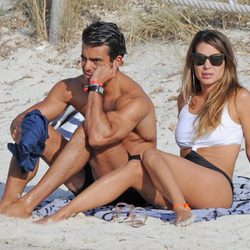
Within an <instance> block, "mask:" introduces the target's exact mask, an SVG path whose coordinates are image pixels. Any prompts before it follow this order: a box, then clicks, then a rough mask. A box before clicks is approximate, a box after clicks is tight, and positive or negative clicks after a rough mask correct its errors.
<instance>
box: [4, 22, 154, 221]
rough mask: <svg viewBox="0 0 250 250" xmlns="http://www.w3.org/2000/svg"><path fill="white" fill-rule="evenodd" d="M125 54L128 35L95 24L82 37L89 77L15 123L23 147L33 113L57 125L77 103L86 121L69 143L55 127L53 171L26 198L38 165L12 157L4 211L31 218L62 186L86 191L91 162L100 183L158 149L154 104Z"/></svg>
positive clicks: (47, 155) (47, 153) (54, 93)
mask: <svg viewBox="0 0 250 250" xmlns="http://www.w3.org/2000/svg"><path fill="white" fill-rule="evenodd" d="M125 53H126V47H125V39H124V36H123V34H122V33H121V32H120V31H119V29H118V27H117V26H116V25H115V24H113V23H107V22H96V23H93V24H91V25H90V26H89V27H87V28H86V29H85V30H84V31H83V33H82V54H81V58H82V70H83V74H82V75H80V76H77V77H75V78H70V79H65V80H62V81H60V82H58V83H57V84H56V85H55V86H54V87H53V88H52V89H51V91H50V92H49V94H48V96H47V97H46V98H45V99H44V100H43V101H41V102H39V103H37V104H35V105H34V106H32V107H31V108H29V109H27V110H26V111H25V112H23V113H22V114H20V115H19V116H17V118H15V119H14V121H13V122H12V124H11V135H12V137H13V139H14V140H15V142H17V143H18V142H19V141H20V137H21V131H20V128H21V124H22V121H23V118H24V116H25V115H26V114H27V113H28V112H30V111H32V110H35V109H38V110H39V111H40V112H41V113H42V115H44V116H45V117H46V118H47V119H48V121H51V120H53V119H55V118H56V117H58V116H59V115H60V114H62V113H63V111H64V110H65V109H66V108H67V106H68V105H72V106H73V107H74V108H75V109H76V110H78V111H79V112H80V113H81V114H83V115H84V117H85V121H84V122H83V124H82V125H81V126H79V127H78V129H77V130H76V132H75V133H74V135H73V136H72V138H71V140H70V141H69V142H67V143H66V140H65V139H63V138H62V136H61V135H60V134H59V133H58V132H57V131H56V130H54V129H53V128H52V127H50V126H49V128H48V131H49V138H48V139H47V141H46V146H45V150H44V152H43V159H44V160H45V161H46V162H47V163H48V164H49V165H50V168H49V170H48V171H47V173H46V174H45V175H44V177H43V178H42V179H41V180H40V181H39V182H38V184H37V185H36V186H35V187H34V188H33V189H32V190H31V191H30V192H29V193H27V194H25V195H24V196H22V197H21V194H22V192H23V190H24V188H25V186H26V185H27V183H28V182H29V181H30V180H31V179H32V178H33V177H34V175H35V173H36V171H37V168H38V164H37V166H36V167H35V170H34V171H32V172H23V171H22V170H21V169H20V166H19V163H18V161H17V160H16V158H15V157H13V158H12V160H11V163H10V168H9V174H8V179H7V182H6V188H5V191H4V194H3V197H2V200H1V203H0V211H1V212H2V213H4V214H6V215H8V216H14V217H24V218H25V217H29V216H30V215H31V214H32V211H33V210H34V208H35V207H36V206H37V205H38V204H39V203H40V202H41V201H42V200H43V199H45V198H46V197H47V196H48V195H49V194H51V193H52V192H53V191H54V190H56V189H57V188H58V187H59V186H60V185H61V184H63V183H64V184H65V185H66V186H67V187H68V188H69V189H70V190H71V191H73V192H78V191H79V190H81V188H82V187H83V185H84V180H85V173H84V171H83V166H85V165H86V163H87V162H89V164H90V166H91V170H92V174H93V176H94V179H97V178H99V177H101V176H103V175H106V174H107V173H110V172H111V171H112V170H114V169H116V168H120V167H122V166H124V165H126V164H127V163H128V161H129V160H130V159H136V160H138V159H139V158H140V155H141V154H142V153H143V152H144V151H145V150H146V149H148V148H152V147H155V146H156V124H155V120H156V118H155V111H154V106H153V104H152V102H151V100H150V98H149V97H148V96H147V95H146V94H145V92H144V91H143V89H142V88H141V87H140V86H139V85H138V84H137V83H136V82H135V81H133V80H132V79H131V78H129V77H128V76H127V75H125V74H124V73H122V72H121V71H120V70H119V66H121V65H122V61H123V56H124V54H125ZM20 197H21V198H20Z"/></svg>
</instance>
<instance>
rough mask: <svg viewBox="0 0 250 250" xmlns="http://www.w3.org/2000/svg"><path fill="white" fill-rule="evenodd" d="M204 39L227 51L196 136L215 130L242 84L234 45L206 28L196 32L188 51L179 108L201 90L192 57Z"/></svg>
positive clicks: (201, 111)
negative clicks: (226, 107)
mask: <svg viewBox="0 0 250 250" xmlns="http://www.w3.org/2000/svg"><path fill="white" fill-rule="evenodd" d="M201 42H205V43H207V44H209V45H211V46H213V47H214V48H215V49H217V50H218V51H219V52H220V53H222V54H224V55H225V57H224V60H225V70H224V74H223V76H222V78H221V79H220V80H219V81H218V83H217V84H216V86H215V87H214V89H213V90H212V91H211V92H210V93H209V95H208V96H207V99H206V101H205V104H204V106H203V107H202V109H201V110H200V112H199V114H198V120H197V121H198V123H197V127H196V137H197V138H198V137H200V136H201V135H203V134H206V133H209V132H211V131H213V130H214V129H215V128H216V127H217V126H218V125H219V124H220V122H221V116H222V111H223V108H224V106H225V104H226V103H227V102H228V100H229V99H230V98H231V97H232V96H233V95H235V94H236V92H237V90H238V89H240V88H242V87H241V85H240V84H239V82H238V77H237V63H236V58H235V55H234V51H233V49H232V46H231V44H230V42H229V40H228V39H227V37H226V36H225V35H224V34H222V33H221V32H219V31H217V30H203V31H199V32H197V33H196V35H195V36H194V38H193V40H192V42H191V44H190V47H189V49H188V52H187V55H186V63H185V67H184V71H183V79H182V87H181V93H180V95H179V97H178V106H179V110H180V108H181V107H182V106H183V105H184V104H185V103H188V101H189V99H190V97H192V96H195V95H199V94H200V93H201V85H200V82H199V80H198V79H197V78H196V76H195V72H194V65H193V62H192V59H191V56H192V53H193V52H196V48H197V45H198V44H200V43H201Z"/></svg>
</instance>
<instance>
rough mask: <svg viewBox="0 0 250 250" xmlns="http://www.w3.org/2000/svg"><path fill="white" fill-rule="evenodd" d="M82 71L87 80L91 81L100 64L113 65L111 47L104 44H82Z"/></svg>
mask: <svg viewBox="0 0 250 250" xmlns="http://www.w3.org/2000/svg"><path fill="white" fill-rule="evenodd" d="M81 59H82V71H83V75H84V79H85V81H87V82H88V81H89V80H90V78H91V76H92V74H93V73H94V71H95V70H96V69H97V67H98V66H101V65H106V64H108V65H111V64H112V62H111V59H110V56H109V47H108V46H107V45H102V46H98V47H90V46H86V45H83V46H82V54H81Z"/></svg>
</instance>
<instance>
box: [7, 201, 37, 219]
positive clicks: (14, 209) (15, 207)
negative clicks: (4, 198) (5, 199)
mask: <svg viewBox="0 0 250 250" xmlns="http://www.w3.org/2000/svg"><path fill="white" fill-rule="evenodd" d="M2 214H3V215H6V216H9V217H18V218H28V217H30V216H31V215H32V211H29V210H28V209H27V207H25V205H24V204H23V203H22V202H21V201H20V200H19V201H16V202H14V203H11V204H9V205H8V206H6V207H5V208H4V209H3V211H2Z"/></svg>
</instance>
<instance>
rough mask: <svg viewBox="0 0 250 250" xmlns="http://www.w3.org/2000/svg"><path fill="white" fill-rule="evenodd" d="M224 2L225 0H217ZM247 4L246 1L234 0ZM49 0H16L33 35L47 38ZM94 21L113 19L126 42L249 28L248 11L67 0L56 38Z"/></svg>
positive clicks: (129, 0)
mask: <svg viewBox="0 0 250 250" xmlns="http://www.w3.org/2000/svg"><path fill="white" fill-rule="evenodd" d="M218 1H219V2H228V0H218ZM237 2H238V3H239V4H247V5H250V0H238V1H237ZM50 4H51V1H49V0H19V1H18V8H19V10H21V11H22V13H23V14H24V15H25V17H26V18H27V19H28V20H29V24H32V25H33V26H34V27H35V31H36V36H37V37H40V38H42V39H44V40H48V30H49V20H50V7H51V6H50ZM97 20H106V21H114V22H116V23H117V24H118V26H119V27H121V29H122V31H123V32H124V34H125V35H126V38H127V40H129V42H130V43H136V42H141V41H149V40H154V39H168V40H185V39H187V38H189V37H190V36H192V35H193V34H194V33H195V32H197V30H199V29H203V28H206V27H213V28H233V27H237V28H249V26H250V25H249V23H250V13H248V14H237V13H222V12H218V11H210V10H198V9H194V8H188V7H184V6H176V5H173V4H168V3H166V1H161V0H143V1H142V0H117V1H113V0H80V1H79V0H69V1H68V5H67V7H66V10H65V13H64V18H63V20H62V23H61V29H60V31H59V34H60V40H61V41H62V42H66V43H67V42H69V41H72V39H74V37H79V35H78V32H81V30H82V29H83V28H84V27H85V26H86V25H87V24H88V23H91V22H93V21H97Z"/></svg>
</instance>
